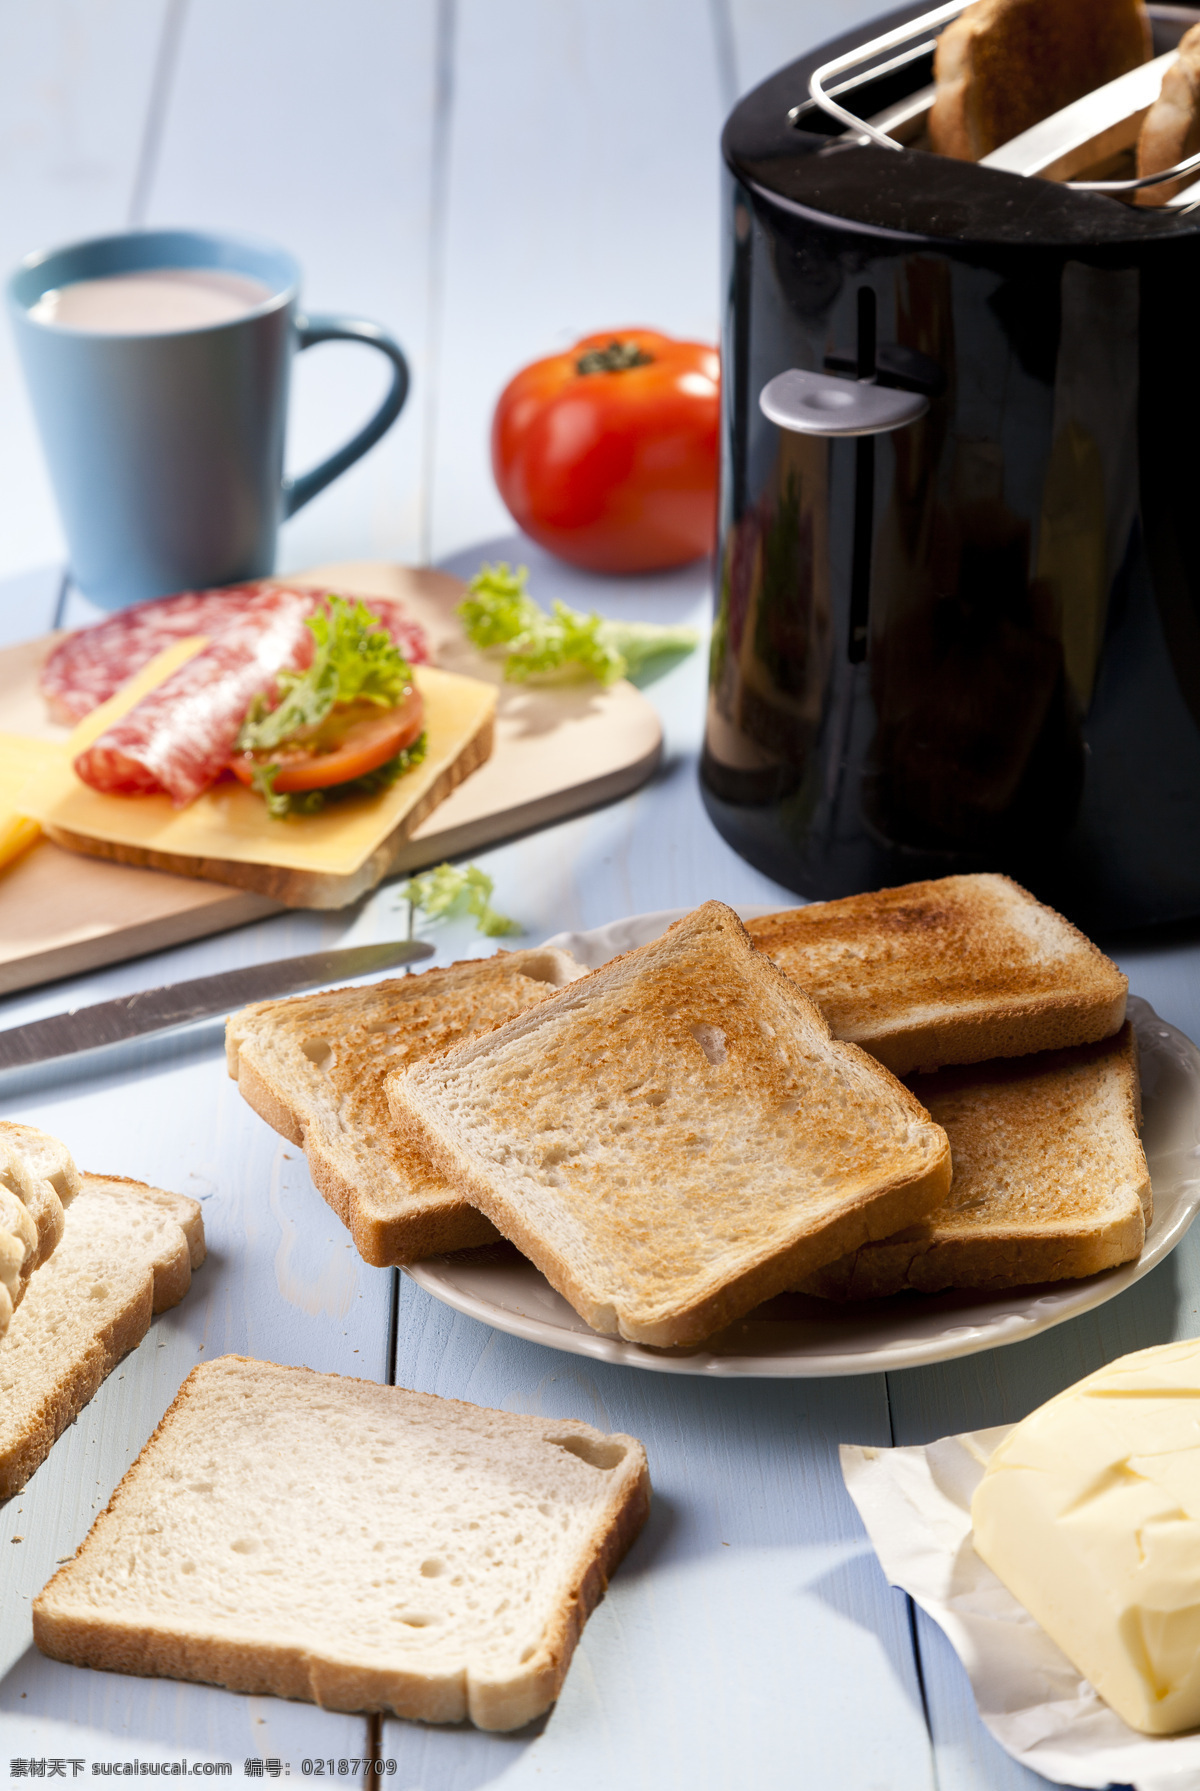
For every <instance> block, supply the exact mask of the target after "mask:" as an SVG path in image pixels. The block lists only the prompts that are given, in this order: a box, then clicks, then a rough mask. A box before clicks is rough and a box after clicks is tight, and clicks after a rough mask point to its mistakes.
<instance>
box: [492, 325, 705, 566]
mask: <svg viewBox="0 0 1200 1791" xmlns="http://www.w3.org/2000/svg"><path fill="white" fill-rule="evenodd" d="M719 379H720V360H719V358H718V356H717V351H716V349H715V348H710V347H708V346H707V344H705V343H703V342H677V341H675V340H673V338H672V337H670V336H662V335H659V333H658V332H657V331H656V330H638V329H631V330H603V331H601V332H600V333H599V334H597V335H595V336H585V337H584V338H583V340H582V341H580V342H577V343H576V344H575V346H574V348H572V349H571V350H570V351H569V352H568V353H566V354H556V355H550V356H549V357H548V358H547V359H546V360H544V361H535V362H534V363H533V365H532V366H530V367H526V368H524V369H523V370H522V371H521V372H520V373H518V374H517V376H516V378H515V379H513V380H511V381H510V382H509V384H508V385H507V386H506V387H505V389H504V391H503V393H502V394H501V397H500V402H499V404H498V405H497V406H496V415H495V418H494V420H493V422H492V470H493V472H494V473H495V476H496V483H497V485H498V486H499V487H500V495H501V497H502V498H503V499H504V502H505V503H506V504H507V505H508V508H509V509H510V510H511V512H512V514H513V516H514V517H515V519H516V521H517V522H518V523H519V524H520V526H521V527H522V528H523V529H524V530H525V532H526V534H527V535H532V536H533V539H534V540H535V541H537V542H538V543H539V544H540V545H541V546H542V547H545V548H547V549H548V550H549V552H550V553H553V554H557V555H558V556H559V558H560V559H564V560H569V561H571V563H572V564H573V565H575V566H586V567H588V568H589V569H590V570H591V571H594V572H654V571H657V570H658V569H659V568H661V567H664V566H682V565H683V564H685V562H686V561H688V560H696V559H699V558H700V556H701V555H702V554H707V553H711V552H712V551H713V546H714V542H715V539H716V526H717V408H718V399H719V390H720V388H719Z"/></svg>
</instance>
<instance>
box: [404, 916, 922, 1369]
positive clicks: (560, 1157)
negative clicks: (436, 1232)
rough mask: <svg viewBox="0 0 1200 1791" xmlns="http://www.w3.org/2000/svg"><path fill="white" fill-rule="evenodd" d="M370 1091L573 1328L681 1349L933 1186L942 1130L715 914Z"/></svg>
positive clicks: (887, 1224)
mask: <svg viewBox="0 0 1200 1791" xmlns="http://www.w3.org/2000/svg"><path fill="white" fill-rule="evenodd" d="M387 1090H388V1099H389V1102H390V1104H391V1109H392V1114H393V1117H394V1118H395V1120H396V1123H397V1126H398V1128H399V1129H400V1131H401V1133H402V1135H404V1136H406V1137H409V1138H412V1139H414V1140H415V1141H417V1142H420V1143H424V1144H426V1146H427V1147H428V1149H429V1150H430V1152H431V1154H433V1155H434V1156H435V1159H436V1160H437V1161H438V1162H439V1163H440V1165H441V1167H442V1169H443V1172H444V1173H445V1175H446V1177H447V1179H448V1180H449V1181H451V1182H452V1183H453V1184H454V1186H455V1187H457V1188H458V1189H459V1190H460V1191H461V1193H462V1194H463V1196H464V1198H467V1199H470V1200H472V1201H474V1202H475V1203H476V1204H477V1205H478V1206H479V1207H480V1208H481V1209H482V1210H483V1211H484V1212H486V1213H487V1215H488V1217H489V1218H490V1219H491V1220H492V1221H493V1222H494V1223H495V1224H496V1225H497V1226H498V1227H499V1229H500V1230H501V1231H502V1232H503V1233H504V1235H505V1236H506V1237H507V1238H509V1239H511V1241H512V1242H513V1243H515V1244H516V1245H517V1247H518V1248H519V1249H520V1250H523V1251H524V1253H525V1254H526V1256H528V1257H530V1258H531V1259H532V1260H533V1261H534V1262H535V1263H536V1264H537V1266H538V1268H539V1269H541V1271H542V1273H543V1274H544V1275H545V1276H546V1278H547V1280H549V1281H550V1282H551V1283H552V1285H553V1286H555V1287H556V1288H557V1289H558V1291H559V1292H560V1293H561V1294H562V1295H563V1296H564V1297H565V1298H566V1299H568V1300H569V1301H570V1302H571V1304H572V1306H574V1308H575V1310H576V1311H577V1312H578V1313H579V1314H580V1316H581V1317H582V1318H583V1319H585V1320H586V1322H587V1323H588V1324H589V1325H592V1326H593V1327H594V1328H595V1329H596V1330H598V1331H605V1332H609V1333H613V1332H616V1333H618V1334H619V1335H620V1336H622V1337H627V1338H631V1339H634V1340H635V1341H637V1342H640V1343H650V1344H662V1345H666V1344H690V1343H696V1342H699V1341H700V1340H701V1339H702V1338H704V1337H706V1336H708V1335H709V1334H710V1333H711V1332H713V1331H715V1330H717V1329H718V1328H719V1327H720V1326H722V1325H724V1324H727V1323H729V1322H730V1321H731V1320H733V1319H735V1318H737V1317H739V1316H740V1315H741V1314H742V1313H743V1312H747V1311H749V1309H750V1308H751V1307H752V1306H755V1305H757V1304H758V1302H759V1301H760V1300H764V1299H767V1298H769V1297H770V1296H771V1295H772V1294H775V1293H778V1292H779V1291H780V1290H781V1289H782V1288H785V1287H788V1286H790V1285H792V1283H793V1282H794V1281H795V1280H796V1279H797V1277H798V1276H799V1275H803V1274H807V1273H810V1272H811V1271H812V1270H813V1269H816V1268H818V1267H820V1266H821V1264H823V1263H825V1262H828V1261H831V1260H832V1259H833V1258H835V1257H837V1256H842V1255H845V1254H846V1251H847V1249H848V1248H849V1249H853V1248H856V1247H857V1246H858V1244H859V1243H861V1242H863V1241H864V1240H866V1239H867V1238H873V1237H886V1236H887V1235H888V1234H889V1233H890V1232H891V1231H894V1230H896V1229H897V1228H898V1226H899V1225H900V1224H909V1223H911V1222H912V1220H911V1218H905V1219H903V1220H896V1219H895V1218H894V1217H893V1215H895V1214H897V1213H905V1214H909V1215H912V1217H913V1218H915V1217H917V1216H919V1215H922V1214H924V1213H925V1212H927V1211H929V1210H930V1209H931V1208H932V1207H934V1206H936V1205H938V1203H939V1202H940V1201H941V1200H942V1199H943V1198H944V1196H945V1194H946V1191H947V1189H948V1188H949V1185H950V1152H949V1146H948V1144H947V1142H946V1135H945V1133H944V1132H943V1131H942V1130H941V1128H940V1127H939V1126H936V1125H934V1124H932V1123H931V1121H930V1119H929V1116H928V1114H927V1113H926V1112H925V1110H924V1108H923V1107H922V1106H921V1105H920V1103H919V1102H918V1101H917V1100H916V1098H915V1097H914V1096H913V1095H912V1094H910V1093H909V1091H908V1090H907V1089H906V1088H904V1086H903V1085H902V1084H901V1083H899V1082H897V1081H896V1080H895V1078H894V1077H892V1076H890V1075H889V1074H888V1073H887V1072H886V1071H885V1070H883V1069H882V1068H881V1067H880V1065H879V1064H877V1063H876V1062H875V1061H874V1060H873V1059H872V1058H870V1057H868V1056H867V1054H866V1053H865V1052H863V1051H859V1050H858V1049H857V1048H856V1047H855V1046H853V1045H845V1044H840V1043H838V1042H837V1041H835V1040H834V1039H832V1038H831V1037H830V1034H829V1028H828V1027H827V1025H826V1024H825V1022H824V1020H823V1019H822V1018H821V1015H820V1012H819V1011H818V1009H817V1007H816V1006H815V1004H814V1003H813V1002H812V1001H810V1000H809V999H808V997H807V996H806V995H804V994H802V993H801V992H800V990H799V989H797V988H796V987H795V985H794V984H792V983H791V982H789V980H788V979H787V978H786V977H785V976H783V975H781V974H780V972H779V971H777V970H776V969H775V967H774V966H773V965H772V964H771V963H770V962H769V960H768V959H767V958H765V957H764V956H763V955H762V953H761V952H756V951H755V950H754V948H753V947H752V945H751V944H750V941H749V939H748V938H747V937H746V933H745V930H744V928H743V927H742V924H741V922H740V921H739V920H738V918H737V916H736V915H735V914H734V913H733V911H732V909H730V908H726V907H725V906H724V905H723V904H722V903H720V902H706V903H705V904H704V906H703V907H701V908H698V909H696V911H695V912H694V913H693V914H689V915H688V916H687V917H686V918H685V919H684V920H681V921H677V922H676V924H675V925H674V926H673V927H671V928H670V929H669V931H668V932H666V933H665V934H664V935H663V936H662V938H660V939H656V940H654V941H653V942H652V943H651V944H649V945H643V946H641V947H639V948H638V950H636V951H631V952H627V953H625V955H624V956H622V957H619V958H615V959H613V961H612V962H611V963H609V964H606V965H604V966H603V967H602V968H601V969H600V970H596V971H594V972H593V973H592V975H591V976H588V977H586V978H584V979H583V980H582V981H581V982H577V983H573V984H572V985H570V986H569V987H568V988H566V989H564V990H562V992H561V993H560V994H558V995H555V996H553V997H552V998H551V999H550V1000H549V1001H545V1002H542V1003H541V1004H540V1005H539V1006H537V1007H535V1008H532V1009H530V1011H529V1012H528V1013H526V1014H523V1015H521V1016H520V1017H519V1018H518V1019H516V1020H510V1021H509V1022H508V1024H507V1025H505V1026H502V1027H500V1028H499V1030H498V1031H496V1032H493V1033H489V1034H488V1035H487V1036H486V1037H485V1038H481V1039H477V1040H475V1041H474V1043H472V1044H468V1045H462V1046H460V1047H458V1049H457V1050H454V1051H451V1052H448V1053H447V1054H446V1055H445V1056H444V1057H440V1058H435V1059H431V1060H427V1061H426V1062H425V1063H420V1064H417V1065H415V1066H414V1067H413V1068H412V1069H411V1070H407V1071H403V1072H398V1073H394V1074H393V1075H391V1076H389V1077H388V1079H387ZM846 1240H852V1241H851V1242H850V1243H849V1244H847V1242H846Z"/></svg>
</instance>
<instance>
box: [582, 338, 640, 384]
mask: <svg viewBox="0 0 1200 1791" xmlns="http://www.w3.org/2000/svg"><path fill="white" fill-rule="evenodd" d="M653 359H654V356H653V355H652V354H647V353H646V351H645V349H644V348H639V347H638V345H637V343H636V342H619V341H618V340H617V338H616V337H615V336H614V337H613V339H612V341H611V342H610V343H609V345H608V347H607V348H588V349H585V350H584V352H583V353H582V354H581V355H580V357H579V359H578V360H577V361H576V363H575V371H576V373H580V374H583V375H584V377H585V378H586V376H587V375H588V374H589V373H624V371H625V369H626V368H627V367H648V366H649V365H650V363H651V361H652V360H653Z"/></svg>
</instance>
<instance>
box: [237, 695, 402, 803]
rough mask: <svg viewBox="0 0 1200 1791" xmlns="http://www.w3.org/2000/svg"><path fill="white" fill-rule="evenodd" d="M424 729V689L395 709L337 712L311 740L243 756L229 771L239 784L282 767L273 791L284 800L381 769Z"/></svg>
mask: <svg viewBox="0 0 1200 1791" xmlns="http://www.w3.org/2000/svg"><path fill="white" fill-rule="evenodd" d="M424 726H425V704H424V702H423V701H422V699H421V693H420V691H419V690H410V691H409V692H408V693H407V695H406V696H405V698H404V701H403V702H402V703H400V704H398V705H397V707H396V708H394V709H380V708H379V707H378V706H377V705H376V704H374V703H352V704H348V705H347V706H346V707H345V708H343V709H335V710H334V711H333V713H332V714H330V715H328V716H327V717H326V718H325V720H324V721H323V722H322V724H321V726H320V727H319V728H318V729H317V731H316V732H315V733H314V734H313V736H312V737H311V739H307V740H305V739H293V740H288V741H285V743H284V744H283V745H282V746H279V747H276V749H275V750H274V751H273V752H242V753H238V754H237V756H236V757H235V758H233V759H231V760H230V762H229V769H230V770H231V771H232V772H233V775H234V776H235V777H236V778H237V779H238V781H239V782H240V783H243V784H251V783H252V782H253V779H254V773H255V772H256V771H257V770H259V769H260V768H261V767H262V766H264V765H278V767H279V770H278V771H277V772H276V774H275V776H274V778H273V779H272V787H273V788H274V789H275V790H276V791H277V792H278V793H279V795H281V796H290V795H292V794H294V793H297V792H299V791H301V790H328V789H330V788H331V787H332V786H333V785H334V784H348V783H350V782H351V781H352V779H354V778H356V777H365V776H366V774H367V772H368V771H377V770H378V769H379V767H380V766H381V765H386V764H387V762H388V760H389V759H394V758H395V756H396V754H397V753H398V752H403V751H404V748H405V747H406V746H411V745H412V744H413V742H414V740H416V739H417V737H418V735H419V734H420V732H421V729H422V728H423V727H424Z"/></svg>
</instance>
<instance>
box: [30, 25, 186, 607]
mask: <svg viewBox="0 0 1200 1791" xmlns="http://www.w3.org/2000/svg"><path fill="white" fill-rule="evenodd" d="M166 9H167V0H108V3H107V4H105V5H103V6H88V7H82V8H81V7H79V6H77V5H76V4H75V3H74V0H44V4H41V5H38V6H24V5H21V4H19V3H17V4H13V3H12V0H9V4H7V5H5V6H3V7H0V68H3V70H4V108H3V114H2V121H0V270H2V271H3V273H4V274H5V275H7V273H8V270H9V268H10V267H12V266H13V265H14V263H15V262H17V261H18V260H19V259H20V258H21V257H22V256H23V255H27V254H29V253H30V251H31V250H34V249H41V248H46V247H49V246H50V245H51V244H54V243H61V242H68V241H70V240H71V239H72V238H73V237H79V236H94V235H97V234H98V233H99V232H101V231H104V230H119V229H120V228H121V227H122V226H123V225H124V223H125V221H126V217H127V214H128V209H129V203H130V198H131V195H132V191H133V185H134V178H135V173H136V170H137V166H138V159H139V155H140V151H141V146H142V138H143V132H144V126H145V119H146V115H147V111H148V108H149V104H150V97H151V91H152V87H153V82H154V76H155V68H156V62H157V56H158V47H159V41H160V35H161V30H162V24H163V20H164V17H165V15H166ZM0 415H3V417H4V427H3V428H2V429H0V489H3V491H4V505H5V508H4V532H3V536H2V537H0V578H2V577H7V576H9V575H10V574H14V573H18V572H24V571H26V570H27V569H29V568H38V567H41V566H43V565H44V564H45V563H46V562H47V561H61V559H62V557H63V539H62V532H61V529H60V527H59V523H58V517H57V514H56V512H55V508H54V500H53V497H52V495H51V492H50V485H49V481H48V480H47V478H46V474H45V470H44V467H43V465H42V458H41V451H40V448H39V446H38V441H37V432H36V430H35V428H34V422H33V415H32V412H31V411H30V409H29V404H28V400H27V399H26V396H25V388H24V384H23V381H22V379H21V374H20V369H19V367H18V365H17V356H16V348H15V345H14V342H13V338H12V332H11V331H10V330H8V329H4V330H0ZM46 620H47V622H49V621H50V620H51V617H47V618H46ZM35 626H36V624H35V621H34V618H33V617H30V620H29V623H28V625H27V627H26V628H25V630H24V632H26V633H32V632H33V630H34V627H35ZM10 638H11V637H10Z"/></svg>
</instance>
